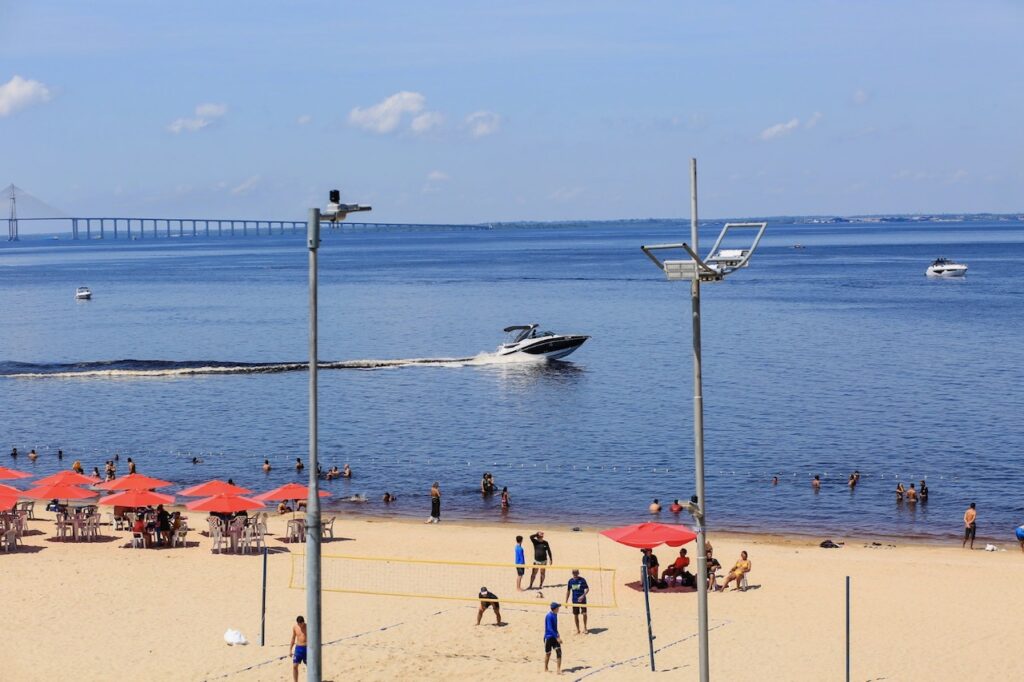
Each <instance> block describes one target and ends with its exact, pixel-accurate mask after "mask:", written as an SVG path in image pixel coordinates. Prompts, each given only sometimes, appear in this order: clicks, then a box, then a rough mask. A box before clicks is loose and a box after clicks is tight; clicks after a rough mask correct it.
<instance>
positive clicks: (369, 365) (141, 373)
mask: <svg viewBox="0 0 1024 682" xmlns="http://www.w3.org/2000/svg"><path fill="white" fill-rule="evenodd" d="M538 362H541V363H543V362H544V358H542V357H541V358H539V359H538V358H536V357H533V356H528V357H519V356H515V355H514V356H499V355H497V354H496V353H486V352H484V353H479V354H477V355H475V356H473V357H468V358H404V359H395V360H338V361H321V362H319V363H318V364H317V367H319V368H320V369H322V370H323V369H326V370H330V369H336V370H342V369H352V370H379V369H397V368H401V367H423V366H427V367H472V366H486V365H515V364H537V363H538ZM307 367H308V363H306V362H226V361H220V360H132V359H126V360H101V361H96V362H73V363H48V364H46V363H44V364H36V363H28V362H0V378H5V379H136V378H147V377H149V378H167V377H182V378H187V377H191V376H206V375H223V374H282V373H285V372H305V371H306V369H307Z"/></svg>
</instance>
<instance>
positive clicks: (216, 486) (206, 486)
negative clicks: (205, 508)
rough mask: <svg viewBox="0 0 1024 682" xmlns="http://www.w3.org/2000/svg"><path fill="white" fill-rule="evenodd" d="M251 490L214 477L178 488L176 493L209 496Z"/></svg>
mask: <svg viewBox="0 0 1024 682" xmlns="http://www.w3.org/2000/svg"><path fill="white" fill-rule="evenodd" d="M251 492H252V491H251V490H249V489H248V488H242V487H241V486H237V485H233V484H231V483H226V482H225V481H218V480H216V479H214V480H212V481H207V482H206V483H200V484H199V485H194V486H192V487H191V488H185V489H184V490H179V491H178V494H179V495H184V496H185V497H210V496H211V495H248V494H249V493H251Z"/></svg>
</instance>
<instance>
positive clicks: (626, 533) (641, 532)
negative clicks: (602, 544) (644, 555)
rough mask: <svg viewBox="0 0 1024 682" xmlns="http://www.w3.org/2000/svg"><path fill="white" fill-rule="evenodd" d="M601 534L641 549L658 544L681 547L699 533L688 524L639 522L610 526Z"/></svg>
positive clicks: (650, 547) (695, 537)
mask: <svg viewBox="0 0 1024 682" xmlns="http://www.w3.org/2000/svg"><path fill="white" fill-rule="evenodd" d="M601 535H603V536H605V537H606V538H611V539H612V540H615V542H618V543H619V544H623V545H627V546H629V547H637V548H639V549H652V548H654V547H657V546H658V545H668V546H669V547H681V546H682V545H685V544H686V543H687V542H691V541H693V540H695V539H697V534H696V533H694V532H693V531H692V530H690V529H689V528H687V527H686V526H666V525H665V524H663V523H637V524H635V525H632V526H623V527H622V528H609V529H608V530H603V531H601Z"/></svg>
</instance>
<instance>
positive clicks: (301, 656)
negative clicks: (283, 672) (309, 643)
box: [288, 616, 306, 682]
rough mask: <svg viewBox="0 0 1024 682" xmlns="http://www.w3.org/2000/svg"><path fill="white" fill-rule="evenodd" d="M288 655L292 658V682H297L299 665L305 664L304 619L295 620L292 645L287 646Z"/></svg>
mask: <svg viewBox="0 0 1024 682" xmlns="http://www.w3.org/2000/svg"><path fill="white" fill-rule="evenodd" d="M293 649H294V654H293V653H292V650H293ZM288 655H289V656H291V657H292V680H294V682H299V663H305V662H306V619H305V618H303V617H302V616H299V617H298V618H296V619H295V625H294V626H292V643H291V644H289V645H288Z"/></svg>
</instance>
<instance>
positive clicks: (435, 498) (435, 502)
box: [426, 481, 441, 523]
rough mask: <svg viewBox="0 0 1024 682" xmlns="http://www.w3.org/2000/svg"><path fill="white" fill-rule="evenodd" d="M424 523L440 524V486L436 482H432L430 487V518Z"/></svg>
mask: <svg viewBox="0 0 1024 682" xmlns="http://www.w3.org/2000/svg"><path fill="white" fill-rule="evenodd" d="M426 522H427V523H440V522H441V484H440V483H438V482H437V481H434V484H433V485H432V486H430V518H428V519H427V521H426Z"/></svg>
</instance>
